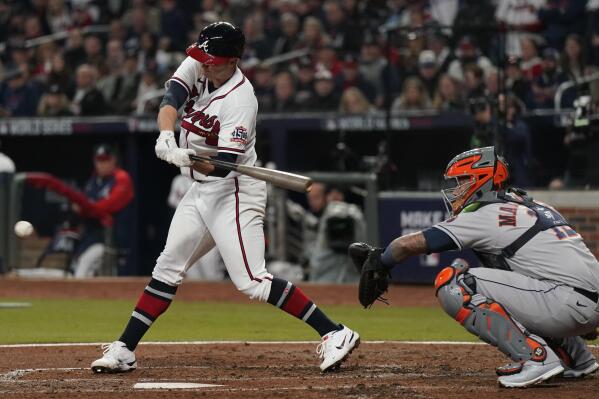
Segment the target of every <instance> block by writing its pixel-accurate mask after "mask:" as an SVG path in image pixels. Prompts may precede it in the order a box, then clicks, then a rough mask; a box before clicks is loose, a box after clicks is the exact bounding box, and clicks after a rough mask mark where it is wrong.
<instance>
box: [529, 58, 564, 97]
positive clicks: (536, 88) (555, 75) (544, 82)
mask: <svg viewBox="0 0 599 399" xmlns="http://www.w3.org/2000/svg"><path fill="white" fill-rule="evenodd" d="M558 62H559V52H558V51H557V50H555V49H552V48H549V47H548V48H546V49H545V50H544V51H543V72H542V73H541V75H540V76H539V77H538V78H536V79H535V81H534V82H533V85H532V92H533V95H534V98H535V104H536V106H537V107H538V108H553V106H554V98H555V92H556V90H557V88H558V86H559V85H560V84H561V83H562V82H564V81H566V80H567V78H566V76H564V74H563V73H562V71H561V69H560V67H559V63H558Z"/></svg>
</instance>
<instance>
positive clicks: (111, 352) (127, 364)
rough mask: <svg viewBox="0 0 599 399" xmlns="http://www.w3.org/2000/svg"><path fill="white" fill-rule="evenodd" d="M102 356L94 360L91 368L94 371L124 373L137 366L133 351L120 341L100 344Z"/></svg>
mask: <svg viewBox="0 0 599 399" xmlns="http://www.w3.org/2000/svg"><path fill="white" fill-rule="evenodd" d="M102 349H104V356H102V357H101V358H100V359H98V360H95V361H94V362H93V363H92V365H91V369H92V371H93V372H94V373H124V372H126V371H133V370H135V369H136V368H137V362H136V361H135V353H133V352H132V351H130V350H129V349H127V346H126V345H125V344H124V343H123V342H121V341H114V342H113V343H111V344H105V345H102Z"/></svg>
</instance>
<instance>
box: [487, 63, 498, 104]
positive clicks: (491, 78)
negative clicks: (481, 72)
mask: <svg viewBox="0 0 599 399" xmlns="http://www.w3.org/2000/svg"><path fill="white" fill-rule="evenodd" d="M485 88H486V90H487V95H488V96H489V97H491V98H494V97H496V96H498V95H499V72H498V71H497V69H492V70H490V71H489V72H488V73H487V74H486V76H485Z"/></svg>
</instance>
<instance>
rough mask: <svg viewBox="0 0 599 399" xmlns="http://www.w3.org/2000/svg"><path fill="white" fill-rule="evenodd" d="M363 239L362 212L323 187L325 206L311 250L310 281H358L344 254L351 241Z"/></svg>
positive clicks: (338, 193)
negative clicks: (324, 190)
mask: <svg viewBox="0 0 599 399" xmlns="http://www.w3.org/2000/svg"><path fill="white" fill-rule="evenodd" d="M365 238H366V225H365V221H364V215H363V214H362V211H361V210H360V209H359V208H358V207H357V206H356V205H354V204H349V203H347V202H345V198H344V195H343V193H342V192H341V191H340V190H339V189H337V188H333V187H328V188H326V206H325V208H324V211H323V213H322V216H321V218H320V221H319V224H318V230H317V233H316V241H315V243H314V245H313V246H312V248H311V256H310V261H309V263H310V265H309V273H310V276H309V280H310V281H314V282H319V283H350V282H356V281H358V279H359V277H360V276H359V275H358V274H357V271H356V268H355V266H354V265H353V263H352V262H351V259H350V258H349V257H348V255H347V247H348V246H349V244H351V243H352V242H353V241H354V240H363V239H365Z"/></svg>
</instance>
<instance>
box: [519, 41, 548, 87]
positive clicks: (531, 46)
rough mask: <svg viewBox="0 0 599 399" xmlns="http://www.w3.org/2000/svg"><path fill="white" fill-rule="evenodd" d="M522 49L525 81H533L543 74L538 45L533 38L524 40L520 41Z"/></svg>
mask: <svg viewBox="0 0 599 399" xmlns="http://www.w3.org/2000/svg"><path fill="white" fill-rule="evenodd" d="M520 47H521V48H522V62H521V63H520V69H521V70H522V75H523V76H524V78H525V79H527V80H529V81H533V80H535V79H536V78H538V77H539V75H541V73H542V72H543V62H542V61H541V59H540V58H539V56H538V52H537V45H536V44H535V42H534V40H532V39H531V38H527V37H525V38H523V39H522V40H521V41H520Z"/></svg>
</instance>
